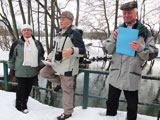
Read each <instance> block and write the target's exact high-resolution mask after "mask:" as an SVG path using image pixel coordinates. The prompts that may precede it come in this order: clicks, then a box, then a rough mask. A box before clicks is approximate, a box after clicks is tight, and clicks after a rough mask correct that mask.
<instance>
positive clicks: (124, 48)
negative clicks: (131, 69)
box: [116, 27, 139, 56]
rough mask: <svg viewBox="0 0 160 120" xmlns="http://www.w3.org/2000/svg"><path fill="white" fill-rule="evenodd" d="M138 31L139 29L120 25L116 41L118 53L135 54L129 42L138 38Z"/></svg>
mask: <svg viewBox="0 0 160 120" xmlns="http://www.w3.org/2000/svg"><path fill="white" fill-rule="evenodd" d="M138 33H139V30H137V29H130V28H123V27H119V28H118V36H117V42H116V53H120V54H124V55H128V56H134V55H135V50H133V49H132V48H131V47H130V46H129V43H130V42H132V41H137V40H138Z"/></svg>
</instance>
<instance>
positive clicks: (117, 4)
mask: <svg viewBox="0 0 160 120" xmlns="http://www.w3.org/2000/svg"><path fill="white" fill-rule="evenodd" d="M118 6H119V0H116V13H115V24H114V30H115V29H116V28H117V19H118Z"/></svg>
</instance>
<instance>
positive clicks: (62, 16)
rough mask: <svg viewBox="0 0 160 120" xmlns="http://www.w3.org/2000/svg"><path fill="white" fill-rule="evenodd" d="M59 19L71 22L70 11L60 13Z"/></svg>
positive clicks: (71, 15)
mask: <svg viewBox="0 0 160 120" xmlns="http://www.w3.org/2000/svg"><path fill="white" fill-rule="evenodd" d="M60 18H67V19H69V20H73V19H74V16H73V14H72V13H71V12H70V11H64V12H62V14H61V16H60Z"/></svg>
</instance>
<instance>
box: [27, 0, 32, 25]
mask: <svg viewBox="0 0 160 120" xmlns="http://www.w3.org/2000/svg"><path fill="white" fill-rule="evenodd" d="M28 24H31V0H28Z"/></svg>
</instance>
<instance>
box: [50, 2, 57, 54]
mask: <svg viewBox="0 0 160 120" xmlns="http://www.w3.org/2000/svg"><path fill="white" fill-rule="evenodd" d="M55 2H56V0H51V30H50V31H51V32H50V36H51V37H50V51H51V49H52V48H53V37H54V36H55V32H54V30H55V24H54V23H55ZM50 51H49V52H50Z"/></svg>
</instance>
